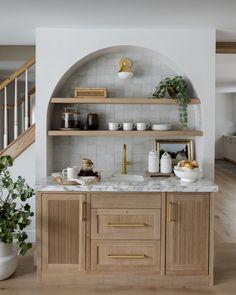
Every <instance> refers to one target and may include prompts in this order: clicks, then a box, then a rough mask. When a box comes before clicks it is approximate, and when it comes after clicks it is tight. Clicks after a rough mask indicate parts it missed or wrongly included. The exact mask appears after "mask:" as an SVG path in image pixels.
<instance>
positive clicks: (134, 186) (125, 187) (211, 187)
mask: <svg viewBox="0 0 236 295" xmlns="http://www.w3.org/2000/svg"><path fill="white" fill-rule="evenodd" d="M35 190H36V191H38V192H39V191H40V192H54V191H57V192H77V191H78V192H217V191H218V186H217V185H216V184H214V182H213V181H211V180H208V179H205V178H203V179H199V180H197V181H195V182H193V183H185V182H181V180H180V179H179V178H177V177H157V178H150V177H145V180H144V181H143V182H127V181H117V180H116V181H114V180H112V178H107V179H102V180H101V181H100V182H99V183H97V184H93V185H86V186H85V185H83V186H82V185H60V184H57V183H56V182H55V181H54V180H53V178H52V177H47V178H44V179H42V180H40V181H39V182H38V183H37V184H36V186H35Z"/></svg>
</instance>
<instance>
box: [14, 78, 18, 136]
mask: <svg viewBox="0 0 236 295" xmlns="http://www.w3.org/2000/svg"><path fill="white" fill-rule="evenodd" d="M14 101H15V106H14V139H16V138H17V136H18V114H17V112H18V105H17V78H15V100H14Z"/></svg>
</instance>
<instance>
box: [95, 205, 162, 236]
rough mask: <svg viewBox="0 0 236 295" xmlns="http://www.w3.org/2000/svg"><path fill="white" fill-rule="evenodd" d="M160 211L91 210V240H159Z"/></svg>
mask: <svg viewBox="0 0 236 295" xmlns="http://www.w3.org/2000/svg"><path fill="white" fill-rule="evenodd" d="M160 211H161V210H160V209H92V239H160V222H161V221H160V216H161V212H160Z"/></svg>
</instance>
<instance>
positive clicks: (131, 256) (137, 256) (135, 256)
mask: <svg viewBox="0 0 236 295" xmlns="http://www.w3.org/2000/svg"><path fill="white" fill-rule="evenodd" d="M107 257H108V258H119V259H120V258H121V259H144V258H145V255H144V254H124V255H118V254H108V255H107Z"/></svg>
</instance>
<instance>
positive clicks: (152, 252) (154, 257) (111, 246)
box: [91, 240, 160, 271]
mask: <svg viewBox="0 0 236 295" xmlns="http://www.w3.org/2000/svg"><path fill="white" fill-rule="evenodd" d="M91 246H92V247H91V250H92V255H91V264H92V266H91V268H92V270H104V271H106V270H108V271H110V270H118V271H120V270H126V271H129V270H130V271H132V270H134V271H139V270H140V271H145V270H148V271H160V242H159V241H140V240H136V241H119V240H112V241H111V240H92V245H91Z"/></svg>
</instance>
